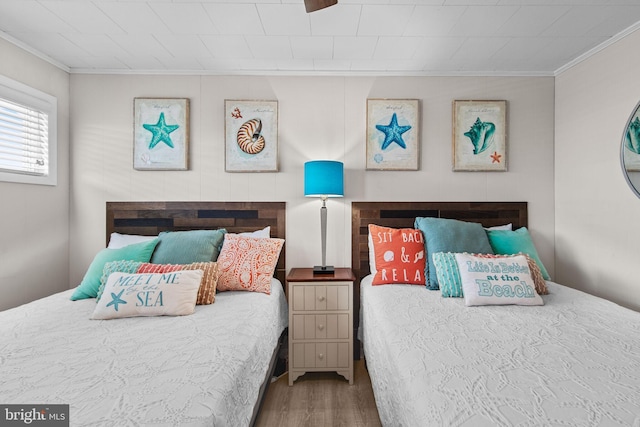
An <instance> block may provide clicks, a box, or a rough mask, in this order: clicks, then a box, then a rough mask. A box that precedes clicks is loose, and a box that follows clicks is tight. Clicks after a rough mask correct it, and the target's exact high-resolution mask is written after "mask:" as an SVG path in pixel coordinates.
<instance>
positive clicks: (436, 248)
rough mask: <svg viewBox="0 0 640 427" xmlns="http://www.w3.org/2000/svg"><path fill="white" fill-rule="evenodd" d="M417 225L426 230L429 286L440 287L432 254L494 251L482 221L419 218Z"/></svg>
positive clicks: (426, 269) (429, 287) (426, 273)
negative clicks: (479, 222)
mask: <svg viewBox="0 0 640 427" xmlns="http://www.w3.org/2000/svg"><path fill="white" fill-rule="evenodd" d="M414 227H415V228H417V229H419V230H420V231H422V234H423V236H424V242H425V252H426V253H427V261H428V262H427V265H426V267H425V277H426V279H427V288H428V289H431V290H437V289H439V286H438V277H437V274H436V268H435V266H434V264H433V257H432V254H434V253H436V252H469V253H477V254H493V250H492V249H491V245H490V244H489V239H488V238H487V233H486V232H485V230H484V228H483V227H482V224H478V223H475V222H466V221H458V220H456V219H446V218H429V217H426V218H422V217H418V218H416V220H415V223H414Z"/></svg>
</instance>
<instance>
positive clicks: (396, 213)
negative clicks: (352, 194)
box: [351, 202, 527, 354]
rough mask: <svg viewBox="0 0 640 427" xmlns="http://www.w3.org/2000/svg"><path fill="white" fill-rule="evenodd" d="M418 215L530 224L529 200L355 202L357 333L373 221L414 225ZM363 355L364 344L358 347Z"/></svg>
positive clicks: (353, 259) (516, 225) (490, 223)
mask: <svg viewBox="0 0 640 427" xmlns="http://www.w3.org/2000/svg"><path fill="white" fill-rule="evenodd" d="M416 217H433V218H449V219H458V220H462V221H469V222H479V223H481V224H482V225H483V226H485V227H492V226H495V225H503V224H509V223H511V224H513V229H514V230H515V229H516V228H519V227H526V226H527V202H352V203H351V268H352V269H353V272H354V274H355V276H356V282H355V284H356V285H355V287H354V292H353V303H354V313H355V315H354V336H357V330H358V326H359V323H360V318H359V313H360V280H361V279H362V278H363V277H365V276H366V275H368V274H369V247H368V243H367V236H368V233H369V230H368V226H369V224H377V225H383V226H385V227H393V228H413V223H414V220H415V218H416ZM355 350H357V352H358V353H357V354H359V350H360V345H359V343H357V345H356V346H355V348H354V354H356V353H355Z"/></svg>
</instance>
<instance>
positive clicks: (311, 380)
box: [256, 359, 381, 427]
mask: <svg viewBox="0 0 640 427" xmlns="http://www.w3.org/2000/svg"><path fill="white" fill-rule="evenodd" d="M276 426H277V427H287V426H290V427H294V426H295V427H299V426H305V427H330V426H345V427H346V426H348V427H357V426H362V427H365V426H366V427H377V426H381V424H380V418H379V417H378V410H377V409H376V403H375V400H374V398H373V390H372V389H371V380H370V379H369V374H368V373H367V370H366V369H365V367H364V360H363V359H361V360H356V361H355V363H354V381H353V385H349V382H348V381H346V380H345V379H344V378H343V377H342V376H340V375H338V374H336V373H330V372H309V373H306V374H305V375H303V376H301V377H300V378H298V379H297V380H296V382H295V383H293V386H291V387H289V377H288V375H287V374H284V375H282V376H281V377H280V378H278V380H277V381H275V382H273V383H271V384H270V385H269V389H268V390H267V394H266V396H265V400H264V404H263V406H262V409H261V411H260V414H259V415H258V419H257V420H256V427H276Z"/></svg>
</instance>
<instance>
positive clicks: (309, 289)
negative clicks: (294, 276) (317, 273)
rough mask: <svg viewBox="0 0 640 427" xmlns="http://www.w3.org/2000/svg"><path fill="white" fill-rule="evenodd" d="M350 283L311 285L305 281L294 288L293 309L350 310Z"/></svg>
mask: <svg viewBox="0 0 640 427" xmlns="http://www.w3.org/2000/svg"><path fill="white" fill-rule="evenodd" d="M349 286H350V283H339V284H331V285H310V284H305V283H303V282H300V283H296V284H294V285H293V286H292V287H291V288H292V296H291V299H292V305H293V307H292V310H293V311H325V310H344V311H348V310H349Z"/></svg>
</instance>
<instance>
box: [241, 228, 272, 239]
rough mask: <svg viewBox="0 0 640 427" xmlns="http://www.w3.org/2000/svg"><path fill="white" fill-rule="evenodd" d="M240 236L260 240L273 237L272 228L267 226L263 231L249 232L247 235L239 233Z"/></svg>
mask: <svg viewBox="0 0 640 427" xmlns="http://www.w3.org/2000/svg"><path fill="white" fill-rule="evenodd" d="M238 234H239V235H240V236H245V237H258V238H263V239H268V238H269V237H271V226H269V225H267V226H266V227H265V228H263V229H262V230H256V231H248V232H245V233H238Z"/></svg>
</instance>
